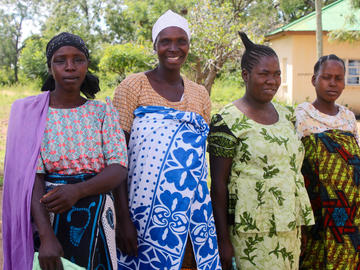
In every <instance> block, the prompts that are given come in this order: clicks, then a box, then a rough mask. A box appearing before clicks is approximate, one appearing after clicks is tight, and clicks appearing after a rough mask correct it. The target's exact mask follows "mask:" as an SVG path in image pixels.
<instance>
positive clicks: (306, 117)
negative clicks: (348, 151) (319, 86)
mask: <svg viewBox="0 0 360 270" xmlns="http://www.w3.org/2000/svg"><path fill="white" fill-rule="evenodd" d="M336 105H337V106H338V108H339V112H338V113H337V114H336V115H327V114H325V113H322V112H320V111H319V110H317V109H316V108H315V107H314V106H313V105H312V104H311V103H309V102H304V103H301V104H300V105H299V106H297V107H296V109H295V115H296V131H297V133H298V135H299V137H300V138H302V137H306V136H309V135H310V134H312V133H321V132H324V131H326V130H330V129H339V130H343V131H349V132H351V133H353V134H354V136H355V139H356V141H357V143H358V144H359V135H358V129H357V124H356V119H355V115H354V113H353V112H352V111H350V110H349V109H347V108H346V107H344V106H342V105H339V104H336Z"/></svg>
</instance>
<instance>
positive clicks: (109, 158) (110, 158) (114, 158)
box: [102, 97, 128, 167]
mask: <svg viewBox="0 0 360 270" xmlns="http://www.w3.org/2000/svg"><path fill="white" fill-rule="evenodd" d="M102 136H103V154H104V159H105V162H106V165H110V164H114V163H115V164H120V165H122V166H124V167H127V163H128V157H127V146H126V141H125V135H124V132H123V130H122V129H121V127H120V123H119V115H118V112H117V111H116V109H115V108H114V107H113V105H112V104H111V101H110V98H109V97H107V98H106V106H105V116H104V121H103V125H102Z"/></svg>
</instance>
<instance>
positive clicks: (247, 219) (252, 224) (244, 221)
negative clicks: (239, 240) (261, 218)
mask: <svg viewBox="0 0 360 270" xmlns="http://www.w3.org/2000/svg"><path fill="white" fill-rule="evenodd" d="M238 224H239V227H241V226H244V231H245V232H247V231H248V230H258V231H260V229H259V228H258V227H257V225H256V221H255V220H254V219H253V218H252V217H251V215H250V213H248V212H246V211H245V212H244V213H243V214H242V215H240V223H238Z"/></svg>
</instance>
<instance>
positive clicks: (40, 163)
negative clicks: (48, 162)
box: [36, 153, 45, 173]
mask: <svg viewBox="0 0 360 270" xmlns="http://www.w3.org/2000/svg"><path fill="white" fill-rule="evenodd" d="M36 173H45V166H44V162H43V159H42V156H41V153H39V157H38V161H37V166H36Z"/></svg>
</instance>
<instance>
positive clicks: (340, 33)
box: [329, 0, 360, 43]
mask: <svg viewBox="0 0 360 270" xmlns="http://www.w3.org/2000/svg"><path fill="white" fill-rule="evenodd" d="M351 6H352V11H353V12H352V14H350V15H349V16H348V17H347V18H346V23H347V24H349V25H357V26H358V25H360V19H359V10H360V0H351ZM340 27H341V26H340ZM329 40H332V41H334V40H336V41H340V42H350V43H352V42H355V41H360V31H346V30H343V29H338V30H334V31H331V32H330V33H329Z"/></svg>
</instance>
